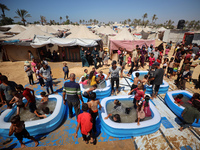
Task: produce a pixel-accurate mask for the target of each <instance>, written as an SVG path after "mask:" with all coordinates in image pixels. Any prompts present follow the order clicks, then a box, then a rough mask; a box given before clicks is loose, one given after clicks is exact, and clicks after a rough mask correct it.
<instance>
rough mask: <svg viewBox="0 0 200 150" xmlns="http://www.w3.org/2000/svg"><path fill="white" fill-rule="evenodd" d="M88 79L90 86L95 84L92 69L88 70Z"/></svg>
mask: <svg viewBox="0 0 200 150" xmlns="http://www.w3.org/2000/svg"><path fill="white" fill-rule="evenodd" d="M88 80H89V83H90V85H91V86H92V85H95V84H97V81H96V75H95V72H94V71H91V72H90V75H89V78H88Z"/></svg>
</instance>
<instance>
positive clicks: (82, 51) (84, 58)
mask: <svg viewBox="0 0 200 150" xmlns="http://www.w3.org/2000/svg"><path fill="white" fill-rule="evenodd" d="M80 56H81V61H82V67H85V66H86V67H89V64H88V61H87V59H86V51H84V49H83V47H81V49H80Z"/></svg>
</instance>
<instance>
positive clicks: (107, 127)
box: [100, 95, 161, 137]
mask: <svg viewBox="0 0 200 150" xmlns="http://www.w3.org/2000/svg"><path fill="white" fill-rule="evenodd" d="M133 98H134V96H130V95H129V96H110V97H106V98H104V99H103V100H102V101H101V105H102V109H101V113H100V119H101V127H102V129H103V130H104V131H105V132H106V133H107V134H109V135H110V136H113V137H127V136H141V135H147V134H151V133H154V132H156V131H157V130H158V129H159V128H160V124H161V116H160V114H159V112H158V111H157V109H156V108H155V106H154V105H153V104H152V102H149V104H150V108H151V112H152V113H151V114H152V115H151V117H152V119H150V120H146V121H142V122H140V125H139V126H138V125H137V122H133V123H116V122H113V121H112V120H110V119H104V118H105V117H106V116H107V115H108V113H107V104H108V103H109V102H113V101H114V100H115V99H118V100H120V101H123V100H130V101H132V100H133Z"/></svg>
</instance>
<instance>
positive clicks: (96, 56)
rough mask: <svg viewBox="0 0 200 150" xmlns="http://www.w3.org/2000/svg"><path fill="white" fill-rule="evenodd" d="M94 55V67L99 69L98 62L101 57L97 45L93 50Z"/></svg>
mask: <svg viewBox="0 0 200 150" xmlns="http://www.w3.org/2000/svg"><path fill="white" fill-rule="evenodd" d="M92 57H93V61H94V67H95V68H96V69H97V62H98V59H99V52H98V51H97V48H96V47H95V48H94V49H93V51H92Z"/></svg>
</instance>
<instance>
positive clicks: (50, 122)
mask: <svg viewBox="0 0 200 150" xmlns="http://www.w3.org/2000/svg"><path fill="white" fill-rule="evenodd" d="M36 99H41V96H39V95H38V96H36ZM24 100H25V99H24ZM49 101H56V106H55V109H54V111H53V113H52V114H51V115H50V116H49V117H47V118H44V119H39V120H34V121H25V127H26V129H27V131H28V132H29V133H30V135H31V136H36V135H39V134H44V133H48V132H51V131H53V130H55V129H56V128H57V127H58V126H59V125H60V124H61V122H62V120H63V117H64V114H65V110H66V106H65V105H64V104H63V100H62V96H60V95H49ZM16 109H17V108H16V106H15V107H14V108H12V109H7V110H5V111H4V112H3V113H2V114H1V116H0V136H3V137H9V136H8V133H9V129H10V126H11V123H10V122H8V120H9V119H10V117H11V116H12V115H13V113H15V112H16ZM11 137H14V134H13V135H12V136H11Z"/></svg>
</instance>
